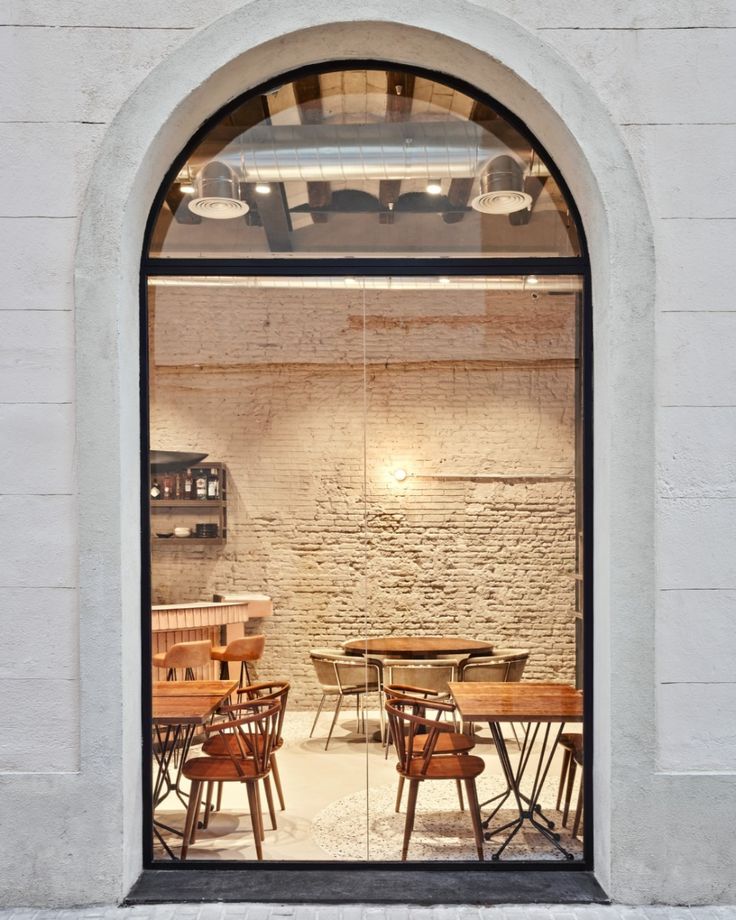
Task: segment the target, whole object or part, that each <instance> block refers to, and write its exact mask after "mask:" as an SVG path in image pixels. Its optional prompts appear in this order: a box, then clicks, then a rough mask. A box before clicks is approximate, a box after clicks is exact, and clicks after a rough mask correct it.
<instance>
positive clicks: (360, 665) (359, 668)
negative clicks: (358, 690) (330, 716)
mask: <svg viewBox="0 0 736 920" xmlns="http://www.w3.org/2000/svg"><path fill="white" fill-rule="evenodd" d="M309 657H310V658H311V659H312V665H313V666H314V670H315V672H316V674H317V680H318V681H319V684H320V686H321V687H322V689H323V690H325V689H329V690H333V691H334V690H339V691H340V692H341V693H342V692H343V691H345V690H346V689H348V688H354V687H361V686H364V685H365V684H379V685H380V681H381V672H380V668H379V666H378V665H377V664H376V663H375V662H374V661H369V660H367V659H365V658H363V657H361V656H360V655H346V654H345V653H344V652H343V651H342V650H341V649H334V650H333V649H312V651H311V652H310V653H309Z"/></svg>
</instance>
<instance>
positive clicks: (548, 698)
mask: <svg viewBox="0 0 736 920" xmlns="http://www.w3.org/2000/svg"><path fill="white" fill-rule="evenodd" d="M449 686H450V693H451V694H452V698H453V699H454V701H455V704H456V706H457V709H458V712H459V713H460V715H461V717H462V719H463V721H464V722H488V724H489V727H490V729H491V735H492V737H493V741H494V744H495V746H496V750H497V752H498V757H499V761H500V762H501V768H502V770H503V773H504V778H505V780H506V789H505V790H504V791H503V792H500V793H499V794H498V795H496V796H493V798H492V799H489V800H488V801H487V802H483V803H482V804H481V808H483V807H484V806H487V805H492V806H493V809H492V811H491V813H490V815H488V817H487V818H486V819H485V820H484V822H483V825H484V827H485V828H486V834H485V838H486V840H491V839H492V838H494V837H497V836H499V835H501V834H503V833H504V832H507V834H506V837H505V838H504V840H503V842H502V843H501V845H500V846H499V847H498V849H497V850H496V851H495V852H494V853H493V854H492V856H491V858H492V859H494V860H498V859H500V858H501V854H502V853H503V851H504V850H505V849H506V847H507V846H508V845H509V843H511V841H512V840H513V838H514V837H515V836H516V834H517V833H518V832H519V831H520V830H521V828H522V827H523V826H524V824H525V823H528V824H530V825H531V826H532V827H533V828H535V830H537V831H538V832H539V833H540V834H541V835H542V836H543V837H544V838H545V839H546V840H548V841H549V842H550V843H551V844H553V845H554V846H555V847H556V848H557V850H559V851H560V853H562V855H563V856H564V857H565V858H566V859H574V855H573V854H572V853H570V852H569V851H568V850H566V849H565V847H563V846H562V844H561V843H560V835H559V833H557V832H556V831H555V830H554V827H555V822H554V821H551V820H550V819H549V818H547V817H546V815H545V814H544V813H543V811H542V808H541V806H540V804H539V797H540V795H541V792H542V789H543V788H544V783H545V780H546V779H547V774H548V773H549V768H550V766H551V764H552V759H553V757H554V754H555V750H556V748H557V743H558V741H559V738H560V735H561V734H562V730H563V728H564V726H565V724H566V723H568V722H582V719H583V695H582V693H581V691H580V690H576V689H575V688H574V687H571V686H569V685H567V684H554V683H543V682H537V681H520V682H512V683H490V682H489V683H485V682H480V681H478V682H475V681H465V682H462V683H457V682H454V681H453V682H451V683H450V685H449ZM503 722H522V723H525V732H524V739H523V741H522V743H521V746H520V750H519V758H518V761H517V763H516V766H514V764H513V763H512V761H511V757H510V754H509V751H508V748H507V746H506V741H505V739H504V737H503V732H502V730H501V724H502V723H503ZM553 726H554V728H553ZM540 733H541V735H540ZM538 737H539V738H540V744H539V746H538V747H536V742H537V739H538ZM535 747H536V750H535ZM535 761H536V767H535V768H534V767H532V769H530V770H529V771H528V772H529V773H532V772H533V773H534V778H533V780H532V782H531V785H530V786H529V785H527V786H526V787H525V788H526V790H527V791H524V790H523V788H522V784H523V783H524V776H525V773H527V767H529V764H530V762H532V763H534V762H535ZM511 796H513V798H514V801H515V802H516V807H517V810H518V817H516V818H514V819H512V820H511V821H507V822H506V823H505V824H502V825H501V826H500V827H496V828H493V829H492V830H491V829H489V828H490V825H491V822H492V821H493V819H494V818H495V816H496V815H497V814H498V812H499V810H500V809H501V807H502V806H503V805H504V803H505V802H506V801H507V800H508V799H509V797H511Z"/></svg>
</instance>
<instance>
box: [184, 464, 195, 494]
mask: <svg viewBox="0 0 736 920" xmlns="http://www.w3.org/2000/svg"><path fill="white" fill-rule="evenodd" d="M184 498H194V481H193V480H192V471H191V470H187V472H186V476H185V477H184Z"/></svg>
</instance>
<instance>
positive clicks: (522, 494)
mask: <svg viewBox="0 0 736 920" xmlns="http://www.w3.org/2000/svg"><path fill="white" fill-rule="evenodd" d="M387 293H388V292H375V293H371V295H370V298H371V299H370V302H368V301H367V302H366V314H367V315H368V316H369V318H370V317H374V319H373V320H372V321H371V320H370V319H369V321H368V324H367V338H368V343H367V344H369V350H372V351H373V357H374V361H375V359H376V358H377V357H378V354H379V352H383V353H386V354H389V355H390V356H391V357H390V358H388V359H387V360H385V361H383V362H382V363H380V364H379V363H371V364H370V365H368V366H367V369H366V373H365V378H364V371H363V367H362V365H361V364H360V363H359V362H358V361H354V360H353V359H355V358H356V357H357V356H358V355H359V354H360V352H361V351H362V340H363V326H362V302H361V303H360V304H359V307H360V309H359V310H358V309H357V308H356V312H355V313H354V314H353V315H352V316H350V315H348V318H347V322H346V323H343V324H342V325H338V324H337V321H335V322H333V323H332V324H330V323H327V322H326V321H325V319H324V313H325V312H328V313H329V312H332V314H333V320H334V319H335V316H336V315H337V313H338V311H340V312H341V314H342V316H343V317H344V316H345V295H344V293H343V292H340V294H339V295H337V294H335V293H334V292H327V296H325V294H324V292H319V293H317V294H315V293H310V294H307V293H306V292H301V291H300V292H283V291H278V292H268V294H267V296H266V295H264V294H263V292H259V298H260V299H256V298H253V295H252V294H251V292H247V297H248V298H250V299H248V300H245V304H243V300H244V295H243V292H242V291H241V292H239V293H237V292H232V291H225V292H223V291H221V290H217V289H215V290H209V291H191V290H190V291H189V292H187V293H183V292H182V291H178V292H176V293H175V292H174V291H172V290H166V291H165V292H162V291H161V290H159V291H158V292H157V293H156V298H155V300H156V317H157V320H156V329H155V332H156V336H155V338H156V364H157V370H156V375H155V376H156V379H155V387H154V394H155V395H154V401H153V406H152V439H151V440H152V444H153V445H154V446H157V447H164V448H171V449H176V448H178V449H189V448H192V449H202V450H207V451H209V454H210V457H211V458H212V459H213V460H222V461H224V462H225V463H226V464H227V465H228V469H229V476H230V478H229V483H230V488H229V508H228V514H229V533H228V541H227V545H226V546H225V547H219V548H216V547H212V548H209V547H206V548H199V547H182V546H180V545H178V544H173V541H172V543H167V544H166V545H164V546H162V547H161V548H160V549H159V550H157V552H156V555H155V557H154V566H153V584H154V598H155V600H156V601H157V602H162V603H166V602H173V601H177V600H182V601H184V600H192V599H197V598H200V597H207V596H208V595H209V594H211V593H212V592H213V591H214V590H230V591H237V590H239V589H240V590H255V591H266V592H268V593H269V594H271V595H272V597H273V599H274V608H275V613H274V617H273V618H272V619H270V620H268V621H265V623H264V631H265V632H266V634H267V636H268V642H267V647H266V648H267V651H266V657H265V658H264V661H263V663H262V668H261V671H262V673H264V674H268V675H272V676H276V675H286V676H288V677H289V678H290V679H292V680H293V682H294V684H295V692H294V695H293V701H294V704H295V705H304V706H306V705H310V704H314V703H315V702H316V700H317V699H318V692H317V685H316V681H315V679H314V676H313V672H312V669H311V665H310V663H309V658H308V650H309V648H310V647H312V646H324V645H335V644H337V643H339V642H340V641H343V640H345V639H348V638H352V637H357V636H361V635H366V634H373V635H377V634H383V633H387V632H393V633H395V634H401V633H424V634H434V635H437V634H442V633H445V634H459V635H467V636H472V637H478V638H487V639H489V640H492V641H493V642H494V643H497V644H499V645H504V646H509V645H511V646H524V647H529V648H530V649H531V650H532V655H531V658H530V662H529V666H528V674H529V676H531V677H535V678H544V679H550V678H555V679H559V678H564V679H566V680H570V679H572V676H573V661H574V629H573V614H572V610H573V602H574V582H573V579H572V577H571V576H572V573H573V571H574V568H575V497H574V487H573V484H572V482H562V483H560V482H556V483H543V482H541V483H530V484H505V483H497V482H492V483H489V482H478V481H472V480H471V479H462V480H438V479H431V478H428V479H425V478H417V477H422V476H432V475H436V474H465V475H467V476H469V477H470V476H473V475H477V474H488V473H508V472H510V471H517V472H521V471H523V472H537V473H540V474H544V473H570V472H571V471H572V469H573V451H574V444H573V440H574V439H573V428H574V369H573V367H572V362H571V361H570V357H571V347H572V346H571V335H572V333H571V329H572V326H571V317H572V301H571V300H570V299H569V298H554V299H553V298H547V299H545V300H543V304H542V306H543V309H541V310H540V311H538V312H537V313H536V316H535V314H534V308H535V307H536V306H537V304H536V303H535V302H532V301H530V300H529V299H528V297H527V298H525V299H524V300H522V299H521V298H520V297H519V296H518V295H517V296H515V297H512V296H510V295H503V296H501V295H499V294H495V293H494V294H493V295H486V294H482V295H477V294H476V293H475V292H472V293H471V294H470V295H469V294H468V292H465V294H464V295H463V296H461V295H455V298H454V300H453V299H452V298H450V299H449V300H445V302H444V305H440V306H443V309H444V313H443V309H439V310H438V309H437V307H438V304H437V303H436V301H435V302H433V301H432V299H431V298H429V296H428V295H427V293H426V292H414V293H412V294H402V295H401V296H399V297H397V296H396V295H395V294H393V296H392V298H389V297H388V296H387ZM236 297H240V299H241V305H240V308H239V309H240V313H241V316H242V325H241V328H240V329H238V326H237V324H236V323H235V315H236V313H235V308H234V307H233V310H232V312H231V313H230V314H228V306H230V307H232V301H234V300H235V298H236ZM229 299H232V300H231V301H230V304H228V300H229ZM215 306H216V310H215V309H214V307H215ZM433 308H434V309H433ZM205 311H207V312H206V313H205ZM461 311H462V312H461ZM264 313H268V314H270V316H271V318H272V320H271V321H272V324H273V326H275V328H272V327H270V326H269V327H267V328H268V329H269V338H270V339H271V340H272V342H273V344H274V345H275V346H276V347H277V349H278V352H279V354H280V355H281V356H282V357H283V358H284V363H276V362H274V361H273V360H271V361H269V362H268V363H266V362H265V361H263V360H262V359H260V360H259V357H258V356H257V354H256V352H258V350H259V349H260V350H262V349H263V343H262V341H261V342H260V343H258V342H255V335H256V333H255V330H256V329H257V328H258V326H259V325H260V327H261V329H263V321H264ZM392 313H393V316H392ZM432 313H434V315H435V316H437V317H438V318H439V321H434V320H433V321H431V322H427V317H428V316H430V315H432ZM206 315H207V316H211V317H217V320H213V322H214V326H213V327H212V328H213V331H212V335H211V336H210V334H209V332H208V329H209V327H208V325H207V323H206V322H203V321H202V317H204V316H206ZM275 315H277V316H278V320H277V321H275V322H274V319H273V318H274V316H275ZM196 316H199V317H200V321H199V322H195V321H193V317H196ZM317 316H318V319H317V318H316V317H317ZM355 316H358V317H360V319H361V321H360V322H356V321H355V319H354V317H355ZM467 317H470V318H471V319H470V320H468V319H467ZM223 318H224V322H221V321H222V320H223ZM313 321H314V323H313ZM176 322H180V323H181V324H182V328H183V329H184V330H187V332H186V334H185V335H184V336H183V337H178V336H173V337H172V336H170V335H168V334H166V330H167V329H171V328H175V323H176ZM371 322H372V324H373V325H372V326H371ZM228 324H230V335H229V336H226V335H224V334H223V331H222V330H223V326H225V327H227V326H228ZM315 325H320V327H321V332H320V333H318V332H317V331H316V329H315ZM192 329H194V330H197V329H199V339H198V338H197V336H190V333H189V331H188V330H192ZM371 336H373V338H372V339H371ZM213 339H215V340H216V342H213ZM271 350H273V349H271ZM223 351H225V352H227V354H226V357H225V360H224V361H222V360H221V358H222V352H223ZM550 352H552V356H553V358H554V360H551V361H550V360H547V359H548V358H549V353H550ZM330 353H331V354H332V355H333V357H335V360H334V361H333V362H332V363H329V362H328V358H329V356H330ZM463 353H466V354H467V353H470V360H468V359H467V358H461V357H459V356H461V355H463ZM218 356H219V358H220V360H219V361H218ZM297 356H298V357H301V358H302V360H301V361H300V362H299V363H297V362H296V361H294V358H295V357H297ZM430 356H431V357H433V358H436V359H435V360H429V358H430ZM399 357H401V358H402V359H403V360H399ZM407 357H408V358H409V359H410V360H407ZM195 358H196V361H197V363H198V364H199V365H200V366H199V367H192V364H193V363H194V361H195ZM315 359H316V361H315ZM437 359H438V360H437ZM312 362H314V363H312ZM317 362H318V363H317ZM364 383H365V398H364ZM399 466H401V467H404V468H405V469H407V470H408V471H409V472H410V473H411V474H413V475H412V476H411V477H410V478H409V479H408V480H407V481H406V482H405V483H404V484H401V485H399V484H398V483H397V482H396V480H395V479H394V478H393V477H392V475H391V472H392V470H393V469H395V468H396V467H399ZM157 519H158V520H162V519H161V518H158V514H157ZM172 544H173V545H172Z"/></svg>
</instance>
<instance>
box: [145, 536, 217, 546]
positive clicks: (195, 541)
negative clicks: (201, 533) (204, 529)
mask: <svg viewBox="0 0 736 920" xmlns="http://www.w3.org/2000/svg"><path fill="white" fill-rule="evenodd" d="M153 542H154V543H155V544H156V545H158V546H161V544H162V543H171V545H172V546H182V547H184V546H223V545H224V543H225V538H224V537H157V536H155V535H154V537H153Z"/></svg>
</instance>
